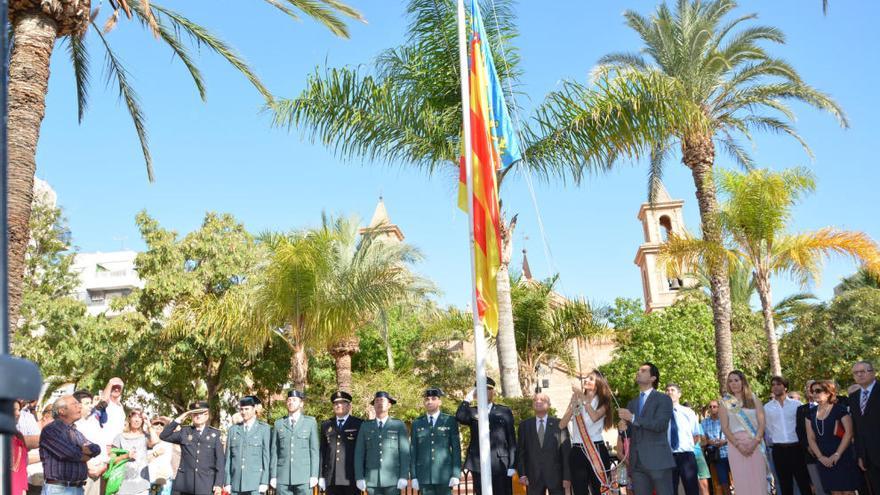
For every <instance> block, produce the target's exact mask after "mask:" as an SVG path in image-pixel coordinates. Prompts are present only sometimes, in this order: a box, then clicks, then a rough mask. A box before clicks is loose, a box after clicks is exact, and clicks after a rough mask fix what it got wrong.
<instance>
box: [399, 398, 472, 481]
mask: <svg viewBox="0 0 880 495" xmlns="http://www.w3.org/2000/svg"><path fill="white" fill-rule="evenodd" d="M441 397H443V391H442V390H440V389H439V388H429V389H428V390H425V401H424V404H425V414H424V415H423V416H419V417H418V418H417V419H416V420H415V421H413V424H412V439H411V441H410V443H411V444H412V464H411V467H410V473H411V475H412V477H413V480H412V486H413V488H414V489H416V490H420V491H421V492H422V494H423V495H450V493H452V490H450V488H452V487H454V486H457V485H458V482H459V480H458V477H459V475H460V474H461V443H460V439H459V436H458V423H457V422H456V421H455V418H453V417H452V416H450V415H448V414H444V413H442V412H440V405H441V404H442V402H443V401H442V399H441Z"/></svg>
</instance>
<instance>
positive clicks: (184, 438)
mask: <svg viewBox="0 0 880 495" xmlns="http://www.w3.org/2000/svg"><path fill="white" fill-rule="evenodd" d="M178 427H180V429H179V430H178V429H177V428H178ZM175 430H177V431H175ZM159 438H161V439H162V440H164V441H166V442H168V443H176V444H178V445H180V467H179V468H178V469H177V476H175V478H174V485H175V486H176V488H175V489H174V490H175V491H178V492H184V493H196V494H200V495H201V494H209V493H212V491H213V489H214V487H215V486H221V487H222V486H223V485H224V481H225V477H226V470H225V464H226V457H225V456H224V455H223V443H222V442H221V441H220V430H218V429H216V428H212V427H210V426H205V428H204V429H203V430H202V433H199V432H198V430H196V429H195V428H193V427H192V426H180V424H179V423H178V422H177V421H172V422H170V423H168V426H166V427H165V428H164V429H163V430H162V433H160V434H159Z"/></svg>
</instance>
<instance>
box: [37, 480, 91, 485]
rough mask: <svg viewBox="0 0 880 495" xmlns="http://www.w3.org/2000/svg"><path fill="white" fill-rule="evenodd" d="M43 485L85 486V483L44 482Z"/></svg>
mask: <svg viewBox="0 0 880 495" xmlns="http://www.w3.org/2000/svg"><path fill="white" fill-rule="evenodd" d="M45 483H46V484H47V485H60V486H86V482H85V481H61V480H46V481H45Z"/></svg>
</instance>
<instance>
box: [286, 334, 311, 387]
mask: <svg viewBox="0 0 880 495" xmlns="http://www.w3.org/2000/svg"><path fill="white" fill-rule="evenodd" d="M308 374H309V357H308V356H307V355H306V346H305V345H304V344H301V343H296V344H293V353H291V355H290V383H291V385H293V388H294V390H299V391H300V392H304V391H305V389H306V383H307V381H308Z"/></svg>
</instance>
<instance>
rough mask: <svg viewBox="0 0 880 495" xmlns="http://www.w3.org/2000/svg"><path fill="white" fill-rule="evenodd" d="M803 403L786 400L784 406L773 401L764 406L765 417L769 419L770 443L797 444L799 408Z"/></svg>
mask: <svg viewBox="0 0 880 495" xmlns="http://www.w3.org/2000/svg"><path fill="white" fill-rule="evenodd" d="M800 405H801V402H800V401H796V400H794V399H789V398H788V397H786V398H785V400H784V401H783V403H782V404H780V403H779V401H778V400H776V399H772V400H771V401H770V402H768V403H767V404H765V405H764V416H765V417H766V418H767V419H766V421H767V433H768V434H769V435H770V441H771V442H773V443H778V444H789V443H797V442H798V437H797V433H796V432H795V427H796V426H797V408H798V407H800Z"/></svg>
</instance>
